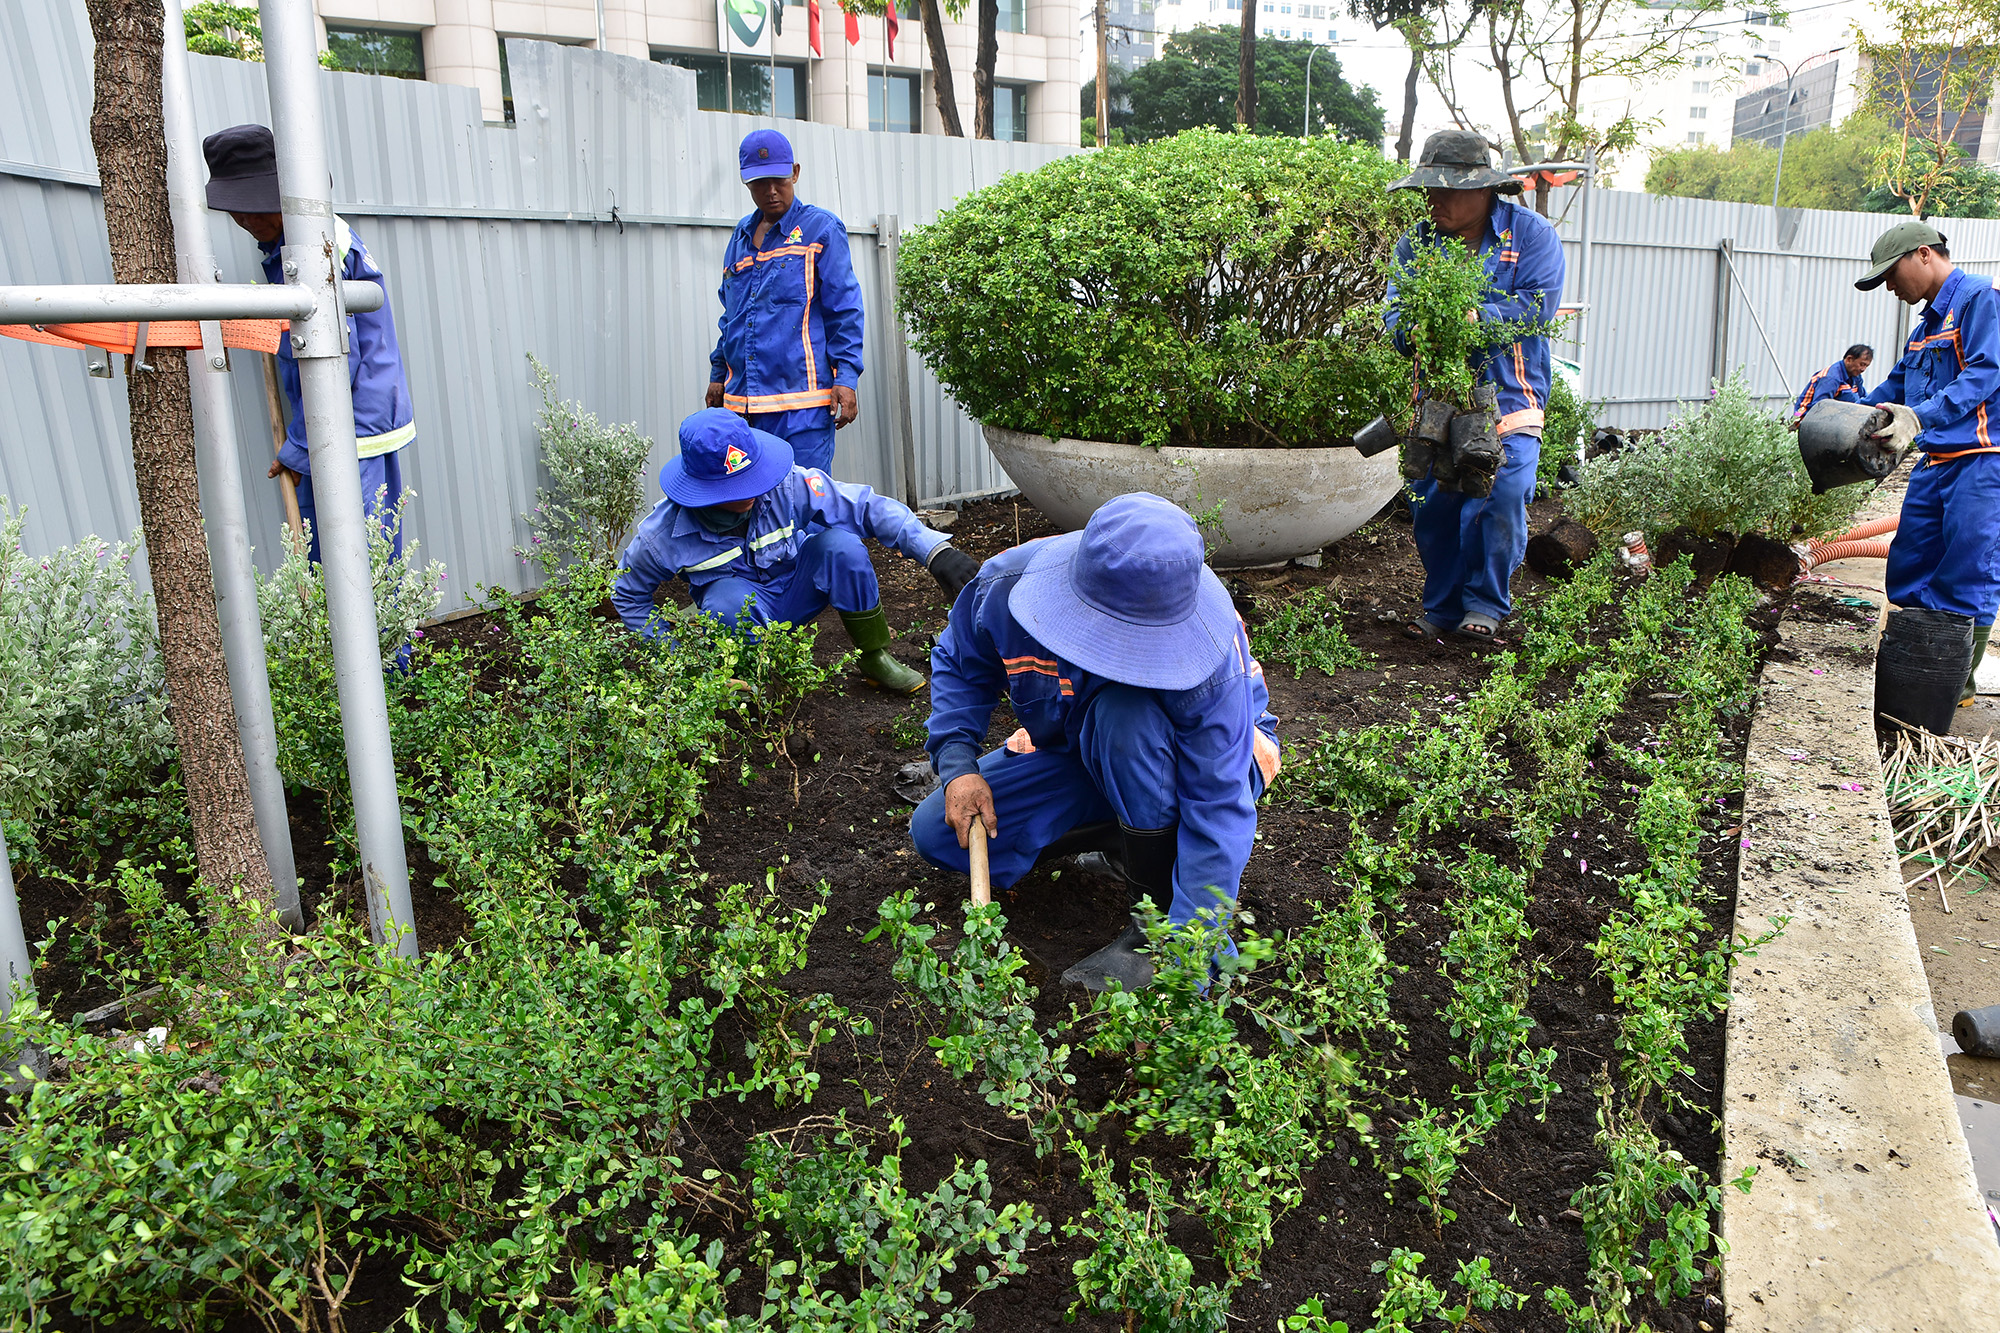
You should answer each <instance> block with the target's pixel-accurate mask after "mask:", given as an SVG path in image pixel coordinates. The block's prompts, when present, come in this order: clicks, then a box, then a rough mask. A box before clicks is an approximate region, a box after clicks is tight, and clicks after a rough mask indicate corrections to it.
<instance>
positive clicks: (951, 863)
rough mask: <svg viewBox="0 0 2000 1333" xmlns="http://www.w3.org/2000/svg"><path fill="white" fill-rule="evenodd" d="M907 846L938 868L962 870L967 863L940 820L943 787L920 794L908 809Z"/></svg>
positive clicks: (965, 856)
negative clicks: (908, 843)
mask: <svg viewBox="0 0 2000 1333" xmlns="http://www.w3.org/2000/svg"><path fill="white" fill-rule="evenodd" d="M910 845H911V846H913V847H915V848H916V849H917V855H918V856H921V857H923V858H924V860H926V861H928V862H930V863H931V864H932V865H934V866H936V867H938V868H939V869H940V870H958V871H964V870H965V869H967V868H968V867H969V866H970V864H971V861H970V859H969V858H968V857H967V855H966V851H965V849H964V848H963V847H961V846H959V845H958V835H957V834H956V833H953V832H952V831H951V825H949V824H947V823H945V822H944V788H943V787H939V788H938V789H937V790H936V791H934V792H932V793H931V794H930V795H929V796H926V797H924V799H923V800H922V801H920V802H918V803H917V808H916V809H915V810H913V811H911V812H910Z"/></svg>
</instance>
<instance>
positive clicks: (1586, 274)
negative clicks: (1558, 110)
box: [1570, 148, 1597, 398]
mask: <svg viewBox="0 0 2000 1333" xmlns="http://www.w3.org/2000/svg"><path fill="white" fill-rule="evenodd" d="M1596 188H1597V150H1596V149H1595V148H1586V149H1584V150H1583V220H1582V227H1583V243H1582V246H1581V249H1582V253H1581V254H1580V255H1579V256H1578V257H1577V259H1578V262H1577V268H1578V269H1579V270H1580V272H1578V274H1577V279H1576V285H1577V299H1578V302H1579V303H1580V304H1581V305H1582V306H1583V309H1581V310H1579V311H1578V312H1577V315H1576V322H1575V323H1574V324H1572V325H1571V326H1570V328H1571V330H1572V333H1573V335H1574V339H1575V348H1574V350H1575V353H1576V354H1575V355H1574V356H1573V357H1571V358H1570V359H1571V360H1573V361H1575V362H1576V370H1577V379H1578V381H1579V382H1580V383H1582V384H1583V385H1584V387H1585V390H1586V391H1585V394H1584V396H1585V397H1586V398H1588V397H1589V393H1588V388H1589V384H1590V377H1589V376H1588V375H1587V374H1585V373H1584V369H1585V368H1584V360H1583V357H1584V342H1583V332H1584V324H1585V322H1586V321H1587V320H1589V318H1590V312H1591V309H1592V307H1591V304H1590V195H1591V191H1593V190H1594V189H1596Z"/></svg>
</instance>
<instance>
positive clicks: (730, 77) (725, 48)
mask: <svg viewBox="0 0 2000 1333" xmlns="http://www.w3.org/2000/svg"><path fill="white" fill-rule="evenodd" d="M728 3H729V0H718V2H717V4H716V7H715V21H716V23H717V25H718V26H720V27H721V29H722V109H723V110H724V111H734V110H736V67H735V65H734V64H733V63H732V62H731V60H730V58H729V57H730V54H731V53H730V49H729V15H727V14H725V13H724V12H723V8H724V7H725V6H726V5H728ZM1243 3H1244V4H1246V5H1247V4H1249V3H1250V0H1243Z"/></svg>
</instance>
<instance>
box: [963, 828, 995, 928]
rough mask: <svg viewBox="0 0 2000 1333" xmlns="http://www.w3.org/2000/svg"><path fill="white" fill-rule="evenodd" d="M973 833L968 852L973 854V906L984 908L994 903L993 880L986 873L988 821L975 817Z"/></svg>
mask: <svg viewBox="0 0 2000 1333" xmlns="http://www.w3.org/2000/svg"><path fill="white" fill-rule="evenodd" d="M971 832H972V836H971V838H970V839H969V840H968V842H967V850H968V851H970V852H971V853H972V905H973V906H974V907H984V906H986V904H988V903H990V902H992V901H993V880H992V877H991V876H990V875H988V874H987V871H986V821H985V820H983V819H981V818H980V817H979V816H978V815H974V816H973V817H972V830H971Z"/></svg>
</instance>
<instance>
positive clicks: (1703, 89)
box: [1694, 79, 1708, 97]
mask: <svg viewBox="0 0 2000 1333" xmlns="http://www.w3.org/2000/svg"><path fill="white" fill-rule="evenodd" d="M1694 95H1695V96H1696V97H1706V96H1708V80H1707V79H1696V80H1695V81H1694Z"/></svg>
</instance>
